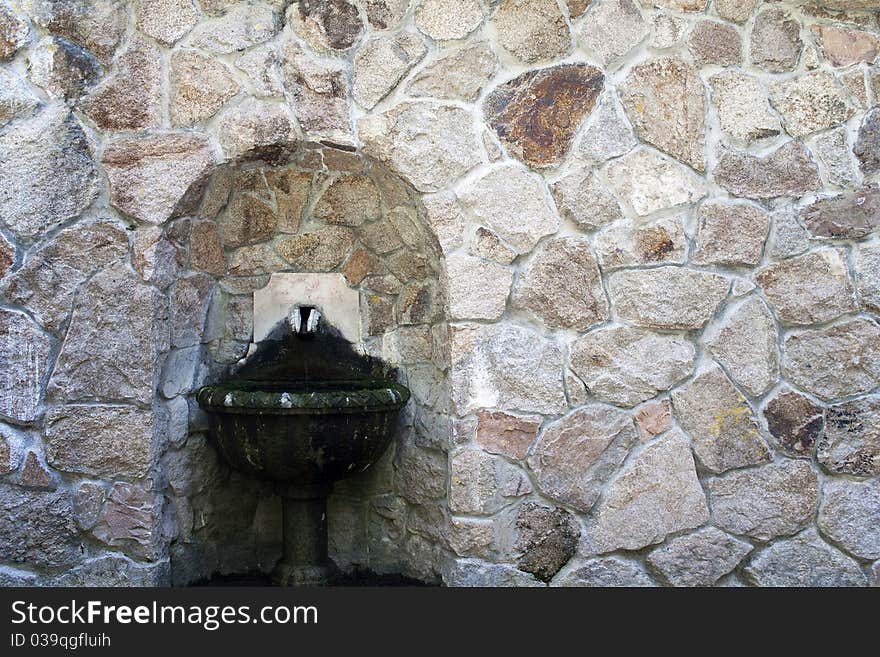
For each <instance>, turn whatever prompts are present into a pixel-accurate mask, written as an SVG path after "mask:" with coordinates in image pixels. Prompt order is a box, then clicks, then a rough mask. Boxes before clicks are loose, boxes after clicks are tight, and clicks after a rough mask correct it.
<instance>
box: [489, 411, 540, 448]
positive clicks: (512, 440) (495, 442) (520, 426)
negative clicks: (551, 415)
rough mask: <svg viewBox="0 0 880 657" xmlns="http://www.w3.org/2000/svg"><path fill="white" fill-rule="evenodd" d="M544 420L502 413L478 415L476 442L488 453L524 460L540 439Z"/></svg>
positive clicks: (490, 412) (537, 417) (532, 416)
mask: <svg viewBox="0 0 880 657" xmlns="http://www.w3.org/2000/svg"><path fill="white" fill-rule="evenodd" d="M542 421H543V418H542V417H541V416H539V415H513V414H511V413H503V412H501V411H495V412H493V411H480V412H479V413H477V430H476V441H477V444H478V445H480V446H481V447H482V448H483V449H485V450H486V451H487V452H491V453H493V454H502V455H504V456H509V457H510V458H513V459H523V458H525V457H526V454H528V451H529V447H531V446H532V443H534V442H535V438H537V437H538V429H540V428H541V422H542Z"/></svg>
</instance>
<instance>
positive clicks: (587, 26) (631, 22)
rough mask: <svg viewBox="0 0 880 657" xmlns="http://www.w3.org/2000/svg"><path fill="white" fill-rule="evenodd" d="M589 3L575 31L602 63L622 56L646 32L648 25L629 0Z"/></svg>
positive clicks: (644, 35) (605, 63)
mask: <svg viewBox="0 0 880 657" xmlns="http://www.w3.org/2000/svg"><path fill="white" fill-rule="evenodd" d="M590 4H591V6H590V11H589V13H588V14H587V17H586V18H585V19H584V21H583V22H582V23H581V24H580V26H579V27H578V29H577V31H576V33H575V34H576V36H577V38H578V40H579V41H580V42H581V43H583V44H584V45H585V46H586V47H587V48H589V49H590V50H592V51H593V52H595V53H596V54H597V55H598V56H599V60H600V61H601V62H602V64H604V65H605V66H608V65H609V64H612V63H614V62H616V61H618V60H619V59H621V58H622V57H623V56H624V55H626V54H627V53H628V52H629V51H630V50H632V49H633V48H635V47H636V46H637V45H638V44H639V43H640V42H641V41H642V40H643V39H644V38H645V37H646V36H647V35H648V32H649V28H648V25H647V23H646V22H645V19H644V18H642V14H641V12H639V9H638V7H636V5H635V4H634V3H633V2H632V0H604V1H603V2H600V3H592V2H591V3H590Z"/></svg>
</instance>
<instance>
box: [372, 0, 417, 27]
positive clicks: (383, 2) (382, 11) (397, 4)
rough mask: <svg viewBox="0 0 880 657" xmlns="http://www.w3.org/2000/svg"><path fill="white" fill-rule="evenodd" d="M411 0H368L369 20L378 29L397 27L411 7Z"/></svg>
mask: <svg viewBox="0 0 880 657" xmlns="http://www.w3.org/2000/svg"><path fill="white" fill-rule="evenodd" d="M409 5H410V0H366V3H365V7H364V8H365V10H366V12H367V20H368V21H370V25H372V26H373V27H374V28H376V29H377V30H388V29H392V28H394V27H397V26H398V25H399V24H400V22H401V21H402V20H403V17H404V16H405V15H406V12H407V10H408V9H409Z"/></svg>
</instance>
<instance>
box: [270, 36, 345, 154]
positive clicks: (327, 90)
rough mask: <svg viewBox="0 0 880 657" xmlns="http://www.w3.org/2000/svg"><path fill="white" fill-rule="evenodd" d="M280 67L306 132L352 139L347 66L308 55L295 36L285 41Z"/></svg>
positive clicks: (285, 85)
mask: <svg viewBox="0 0 880 657" xmlns="http://www.w3.org/2000/svg"><path fill="white" fill-rule="evenodd" d="M279 68H280V72H281V79H282V81H283V85H284V88H285V89H286V90H287V93H288V94H289V95H290V97H291V99H292V101H293V102H292V103H291V105H292V107H293V110H294V112H295V113H296V118H297V120H298V121H299V124H300V127H301V128H302V130H303V132H304V133H305V135H306V136H309V137H312V138H314V139H322V138H323V139H329V140H332V141H336V142H338V143H345V144H347V143H349V142H351V140H352V139H351V119H350V117H349V102H348V94H349V90H348V86H349V85H348V76H349V74H348V71H347V69H346V68H345V67H344V66H342V65H340V64H337V63H335V62H331V61H327V60H323V59H318V58H315V57H313V56H311V55H309V54H308V53H306V51H305V50H303V48H302V47H301V46H300V45H299V44H298V43H297V42H296V41H294V40H292V39H288V40H287V41H285V42H284V44H283V47H282V49H281V61H280V64H279Z"/></svg>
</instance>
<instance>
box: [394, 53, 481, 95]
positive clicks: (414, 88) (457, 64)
mask: <svg viewBox="0 0 880 657" xmlns="http://www.w3.org/2000/svg"><path fill="white" fill-rule="evenodd" d="M497 68H498V58H497V57H496V56H495V53H493V52H492V49H491V48H490V47H489V45H488V44H486V43H483V42H479V43H475V44H472V45H468V46H465V47H463V48H461V49H460V50H455V51H452V52H450V53H448V54H443V55H442V56H441V57H440V58H438V59H437V60H435V61H433V62H431V63H430V64H428V65H427V66H425V67H424V68H423V69H422V70H421V71H419V72H418V73H417V74H416V75H415V76H414V77H413V79H412V80H411V81H410V83H409V84H408V85H407V87H406V89H407V93H409V95H411V96H430V97H432V98H440V99H444V100H464V101H469V102H473V101H475V100H476V99H477V98H478V97H479V95H480V92H481V91H482V90H483V88H484V87H485V86H486V85H487V84H488V83H489V80H490V79H491V78H492V76H493V75H494V73H495V70H496V69H497Z"/></svg>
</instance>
